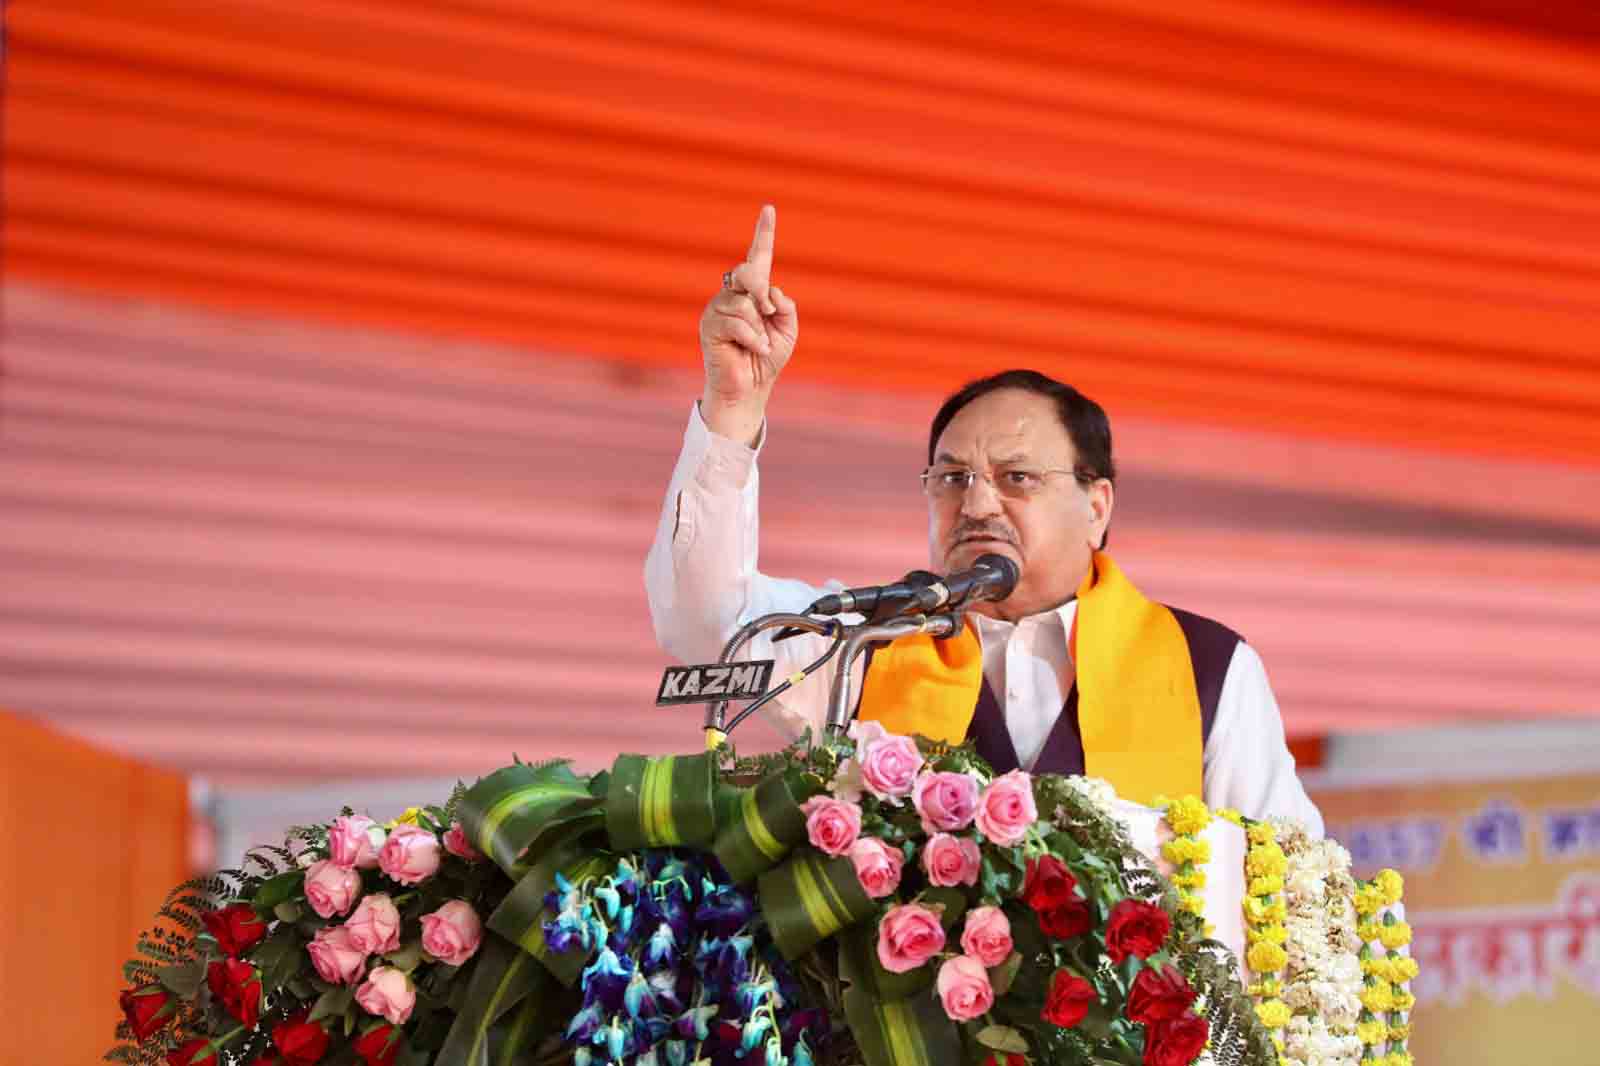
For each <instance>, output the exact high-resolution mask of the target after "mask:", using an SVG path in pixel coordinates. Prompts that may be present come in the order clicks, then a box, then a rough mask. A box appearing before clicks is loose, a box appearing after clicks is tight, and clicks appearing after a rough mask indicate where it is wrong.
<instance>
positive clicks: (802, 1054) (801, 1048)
mask: <svg viewBox="0 0 1600 1066" xmlns="http://www.w3.org/2000/svg"><path fill="white" fill-rule="evenodd" d="M789 1062H790V1066H813V1060H812V1058H811V1046H810V1045H809V1044H807V1043H806V1038H805V1037H804V1036H802V1037H801V1038H800V1039H799V1040H796V1041H795V1042H794V1050H793V1051H791V1052H790V1053H789ZM573 1066H579V1064H577V1063H574V1064H573Z"/></svg>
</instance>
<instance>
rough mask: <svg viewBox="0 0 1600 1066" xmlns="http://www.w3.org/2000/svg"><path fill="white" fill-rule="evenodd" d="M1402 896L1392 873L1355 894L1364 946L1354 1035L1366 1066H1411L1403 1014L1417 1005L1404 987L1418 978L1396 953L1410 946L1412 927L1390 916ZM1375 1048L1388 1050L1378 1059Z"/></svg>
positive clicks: (1410, 963)
mask: <svg viewBox="0 0 1600 1066" xmlns="http://www.w3.org/2000/svg"><path fill="white" fill-rule="evenodd" d="M1404 892H1405V880H1404V879H1403V878H1402V877H1401V876H1400V874H1399V873H1397V872H1395V871H1394V870H1382V871H1380V872H1379V873H1378V876H1377V877H1374V878H1373V879H1372V880H1371V881H1364V882H1361V883H1360V884H1359V885H1358V886H1357V888H1356V898H1355V904H1356V914H1357V915H1358V916H1359V917H1360V920H1361V921H1360V924H1359V925H1358V926H1357V928H1356V933H1357V935H1359V936H1360V937H1361V939H1362V940H1363V941H1364V943H1363V944H1362V946H1361V972H1362V973H1363V974H1364V975H1365V980H1366V987H1365V988H1364V989H1363V990H1362V992H1361V1006H1362V1011H1361V1020H1360V1022H1359V1023H1358V1024H1357V1026H1356V1032H1357V1034H1358V1035H1359V1036H1360V1037H1361V1042H1362V1044H1363V1045H1365V1050H1364V1051H1363V1053H1362V1057H1361V1061H1362V1062H1363V1063H1364V1064H1366V1066H1412V1059H1411V1053H1410V1052H1409V1051H1407V1050H1406V1040H1407V1039H1408V1038H1409V1037H1410V1036H1411V1025H1410V1023H1409V1021H1408V1020H1407V1012H1409V1011H1410V1010H1411V1008H1412V1007H1414V1006H1415V1005H1416V1002H1417V1000H1416V997H1415V996H1413V995H1412V994H1411V992H1410V990H1409V989H1407V988H1406V987H1405V986H1406V985H1407V984H1408V983H1410V981H1411V979H1412V978H1413V977H1415V976H1417V960H1416V959H1413V958H1411V957H1410V956H1407V955H1402V954H1401V953H1400V949H1401V948H1403V947H1405V946H1406V945H1407V944H1409V943H1411V926H1409V925H1407V924H1406V923H1405V922H1403V921H1401V920H1400V919H1399V917H1398V916H1397V915H1396V914H1395V913H1394V910H1393V908H1394V906H1395V905H1396V904H1397V903H1399V902H1400V899H1401V897H1402V895H1403V894H1404ZM1374 943H1377V944H1381V945H1382V946H1383V949H1384V951H1385V954H1384V955H1381V956H1380V955H1377V954H1375V953H1374V952H1373V950H1372V945H1373V944H1374ZM1380 1045H1387V1054H1378V1053H1377V1049H1378V1047H1379V1046H1380Z"/></svg>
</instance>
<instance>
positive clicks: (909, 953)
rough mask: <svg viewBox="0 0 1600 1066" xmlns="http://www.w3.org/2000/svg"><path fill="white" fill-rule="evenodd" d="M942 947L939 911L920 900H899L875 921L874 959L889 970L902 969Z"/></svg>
mask: <svg viewBox="0 0 1600 1066" xmlns="http://www.w3.org/2000/svg"><path fill="white" fill-rule="evenodd" d="M943 950H944V926H942V925H940V924H939V915H938V913H937V912H935V911H933V910H932V909H930V908H928V907H924V906H923V905H922V904H920V903H902V904H901V905H900V906H898V907H894V908H892V909H891V910H890V911H889V913H888V914H885V915H884V916H883V921H881V922H879V923H878V961H879V962H880V963H882V964H883V968H884V969H885V970H888V971H889V972H890V973H905V972H907V971H908V970H915V969H916V968H917V967H918V966H921V965H922V964H923V963H925V962H927V961H928V960H929V959H931V958H933V957H934V956H935V955H937V954H939V952H941V951H943Z"/></svg>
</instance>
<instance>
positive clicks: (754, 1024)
mask: <svg viewBox="0 0 1600 1066" xmlns="http://www.w3.org/2000/svg"><path fill="white" fill-rule="evenodd" d="M771 1028H772V1015H770V1014H766V1013H762V1014H757V1015H755V1016H754V1017H753V1018H751V1019H750V1020H749V1021H747V1022H745V1023H744V1031H743V1033H742V1034H741V1037H740V1040H739V1050H741V1051H754V1050H755V1046H756V1045H757V1044H759V1043H760V1042H761V1038H762V1037H763V1036H765V1035H766V1032H767V1030H768V1029H771Z"/></svg>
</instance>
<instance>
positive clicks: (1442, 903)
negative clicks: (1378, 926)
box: [1314, 774, 1600, 1066]
mask: <svg viewBox="0 0 1600 1066" xmlns="http://www.w3.org/2000/svg"><path fill="white" fill-rule="evenodd" d="M1314 798H1315V799H1316V801H1317V803H1318V805H1319V806H1320V807H1321V808H1322V812H1323V815H1324V816H1325V818H1326V819H1327V823H1328V832H1329V835H1330V836H1333V837H1335V838H1336V839H1338V840H1339V841H1340V842H1341V843H1343V844H1344V845H1345V846H1346V847H1348V848H1349V849H1350V852H1351V856H1352V858H1353V859H1354V862H1355V867H1356V874H1357V876H1361V877H1370V876H1372V874H1373V873H1374V872H1376V871H1377V870H1379V869H1381V868H1383V867H1385V866H1392V867H1394V868H1395V869H1397V870H1399V871H1400V872H1401V873H1403V874H1404V875H1405V879H1406V892H1405V901H1406V911H1407V918H1408V919H1409V920H1410V922H1411V924H1412V927H1413V929H1414V931H1415V941H1414V943H1413V945H1412V951H1413V953H1414V954H1415V955H1416V957H1417V961H1418V963H1419V964H1420V965H1421V967H1422V972H1421V974H1420V975H1419V976H1418V978H1417V979H1416V981H1415V982H1414V983H1413V984H1412V991H1413V992H1414V993H1415V994H1416V997H1417V1009H1416V1012H1415V1014H1414V1015H1413V1017H1412V1022H1413V1026H1414V1029H1413V1033H1414V1035H1413V1038H1412V1041H1411V1049H1412V1051H1413V1053H1414V1054H1415V1055H1416V1057H1417V1060H1418V1062H1419V1063H1420V1064H1422V1066H1430V1064H1445V1063H1449V1064H1451V1066H1457V1064H1460V1066H1467V1064H1477V1063H1482V1064H1483V1066H1490V1064H1493V1066H1506V1064H1507V1063H1520V1062H1537V1063H1539V1064H1540V1066H1593V1064H1594V1063H1596V1062H1600V1036H1597V1035H1596V1033H1595V1023H1596V1020H1597V1019H1600V774H1588V775H1582V776H1563V777H1557V778H1550V779H1546V780H1533V779H1527V780H1509V781H1486V782H1472V783H1455V782H1452V783H1439V784H1411V785H1392V786H1379V787H1373V786H1371V785H1363V786H1361V787H1359V788H1354V787H1352V788H1327V789H1321V790H1316V791H1314Z"/></svg>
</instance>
